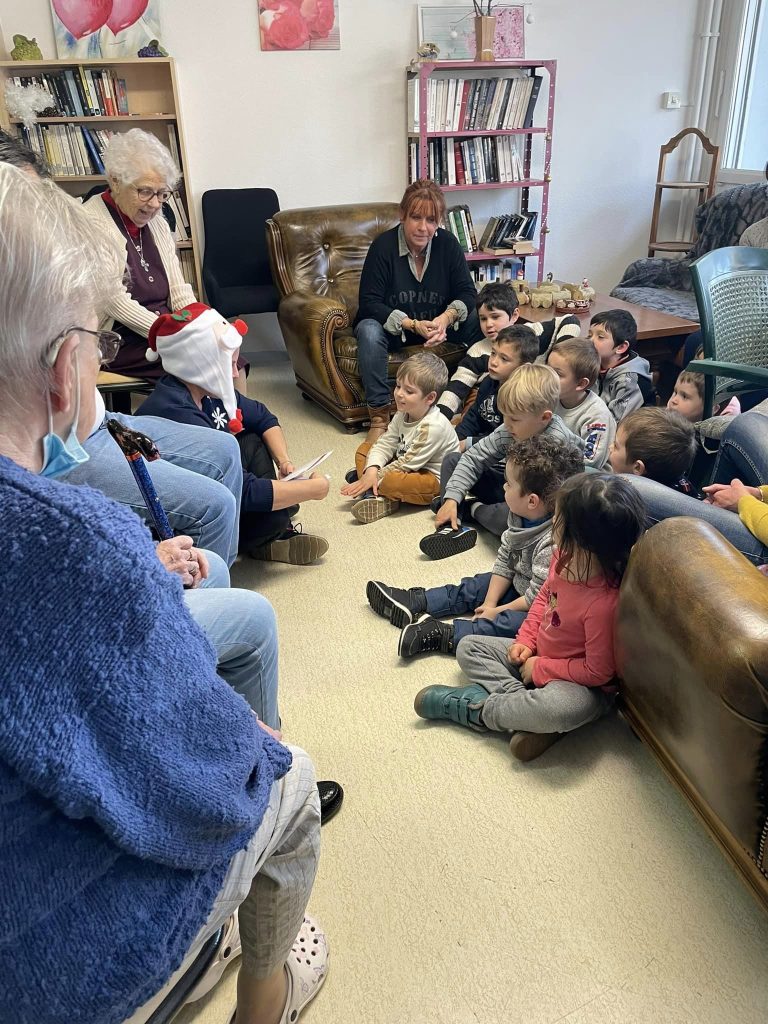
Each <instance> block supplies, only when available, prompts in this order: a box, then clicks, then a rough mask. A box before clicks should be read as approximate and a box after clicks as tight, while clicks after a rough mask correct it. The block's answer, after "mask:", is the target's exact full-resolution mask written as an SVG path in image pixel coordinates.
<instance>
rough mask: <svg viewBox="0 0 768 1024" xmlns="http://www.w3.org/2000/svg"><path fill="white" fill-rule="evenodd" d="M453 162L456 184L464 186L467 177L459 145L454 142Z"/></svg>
mask: <svg viewBox="0 0 768 1024" xmlns="http://www.w3.org/2000/svg"><path fill="white" fill-rule="evenodd" d="M453 152H454V160H455V163H456V184H457V185H466V183H467V176H466V173H465V171H464V154H463V153H462V151H461V143H459V142H456V141H454V143H453Z"/></svg>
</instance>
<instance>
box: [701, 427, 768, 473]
mask: <svg viewBox="0 0 768 1024" xmlns="http://www.w3.org/2000/svg"><path fill="white" fill-rule="evenodd" d="M713 473H714V475H713V477H712V480H713V482H714V483H716V484H729V483H730V482H731V480H733V479H734V478H737V479H739V480H741V482H742V483H744V484H746V485H747V487H760V486H761V484H768V416H765V415H764V414H763V413H761V412H756V411H754V410H753V411H752V412H745V413H743V414H742V415H741V416H734V417H733V419H732V420H731V422H730V424H729V426H728V427H727V428H726V430H725V433H724V434H723V436H722V438H721V440H720V448H719V450H718V453H717V460H716V461H715V468H714V471H713Z"/></svg>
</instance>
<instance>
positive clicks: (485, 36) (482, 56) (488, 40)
mask: <svg viewBox="0 0 768 1024" xmlns="http://www.w3.org/2000/svg"><path fill="white" fill-rule="evenodd" d="M495 35H496V17H495V15H491V16H490V17H487V16H486V17H482V18H475V40H476V53H475V60H495V58H494V56H493V39H494V36H495Z"/></svg>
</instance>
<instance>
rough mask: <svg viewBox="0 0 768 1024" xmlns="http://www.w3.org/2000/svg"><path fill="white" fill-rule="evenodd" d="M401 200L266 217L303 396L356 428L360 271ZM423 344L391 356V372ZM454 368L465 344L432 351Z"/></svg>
mask: <svg viewBox="0 0 768 1024" xmlns="http://www.w3.org/2000/svg"><path fill="white" fill-rule="evenodd" d="M398 219H399V217H398V207H397V204H396V203H370V204H368V205H359V204H357V205H351V206H325V207H317V208H315V209H307V210H281V211H280V213H276V214H275V215H274V217H272V218H271V219H270V220H268V221H267V244H268V248H269V259H270V263H271V265H272V277H273V280H274V282H275V284H276V285H277V289H278V291H279V293H280V306H279V309H278V313H277V318H278V321H279V323H280V329H281V330H282V332H283V338H284V340H285V347H286V348H287V349H288V355H289V357H290V360H291V364H292V365H293V372H294V373H295V375H296V385H297V387H298V388H299V389H300V390H301V392H302V394H303V395H304V396H305V397H307V398H311V399H313V400H314V401H315V402H317V403H318V405H321V406H322V407H323V408H324V409H327V410H328V412H330V413H331V415H332V416H335V417H336V419H337V420H339V421H340V422H341V423H343V424H344V426H345V427H346V428H347V430H349V431H350V432H354V431H357V430H359V429H360V427H361V426H362V424H363V423H364V422H365V421H366V420H367V419H368V409H367V406H366V402H365V394H364V391H363V386H362V381H361V380H360V371H359V369H358V366H357V341H356V340H355V336H354V334H353V333H352V324H353V322H354V319H355V314H356V313H357V306H358V292H359V286H360V273H361V271H362V269H363V263H364V261H365V257H366V254H367V252H368V249H369V247H370V244H371V242H372V241H373V240H374V238H376V237H377V236H378V235H380V234H381V233H382V232H383V231H386V230H387V229H388V228H391V227H394V226H395V224H397V222H398ZM414 351H418V348H410V347H409V348H404V349H402V351H400V352H397V353H393V354H391V355H390V358H389V376H390V377H391V378H393V379H394V377H395V376H396V375H397V369H398V367H399V366H400V364H401V363H402V362H403V360H405V359H407V358H408V356H409V355H411V354H412V353H413V352H414ZM432 351H433V352H435V353H436V354H437V355H439V356H442V358H443V359H445V361H446V363H447V364H448V368H449V369H450V370H453V368H454V367H455V366H456V365H457V364H458V362H459V360H460V359H461V357H462V355H463V354H464V349H463V348H461V346H459V345H454V344H451V343H450V342H447V343H446V344H444V345H438V346H437V347H436V348H434V349H432Z"/></svg>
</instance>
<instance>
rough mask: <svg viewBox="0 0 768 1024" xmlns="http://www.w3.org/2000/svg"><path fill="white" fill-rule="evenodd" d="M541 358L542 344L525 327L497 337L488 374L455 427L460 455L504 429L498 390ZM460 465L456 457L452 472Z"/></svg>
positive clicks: (507, 328)
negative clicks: (488, 436)
mask: <svg viewBox="0 0 768 1024" xmlns="http://www.w3.org/2000/svg"><path fill="white" fill-rule="evenodd" d="M538 354H539V342H538V339H537V338H536V335H535V334H534V333H533V331H531V330H529V329H528V328H527V327H525V326H523V325H520V326H513V327H504V328H503V329H502V330H500V331H499V332H498V334H496V335H495V337H494V339H493V340H492V341H491V354H490V356H489V357H488V374H487V376H486V377H484V378H483V380H482V382H481V384H480V387H479V388H478V389H477V395H476V396H475V400H474V402H473V403H472V405H470V407H469V409H467V411H466V413H465V414H464V418H463V419H462V421H461V423H459V424H458V426H457V427H456V436H457V437H458V439H459V441H460V442H461V446H460V447H461V451H463V452H465V451H466V450H467V448H471V447H472V445H473V444H475V443H476V442H477V441H479V440H480V439H481V438H483V437H486V436H487V435H488V434H491V433H492V432H493V431H494V430H495V429H496V427H499V426H501V421H502V415H501V413H500V412H499V408H498V404H497V402H498V396H499V388H500V387H501V385H502V384H503V383H504V381H505V380H509V377H510V374H511V373H512V372H513V371H514V370H516V369H517V368H518V366H522V365H523V363H532V362H534V360H535V359H536V357H537V356H538ZM457 461H458V456H455V457H454V459H453V465H452V467H451V472H453V468H454V467H455V464H456V462H457Z"/></svg>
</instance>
